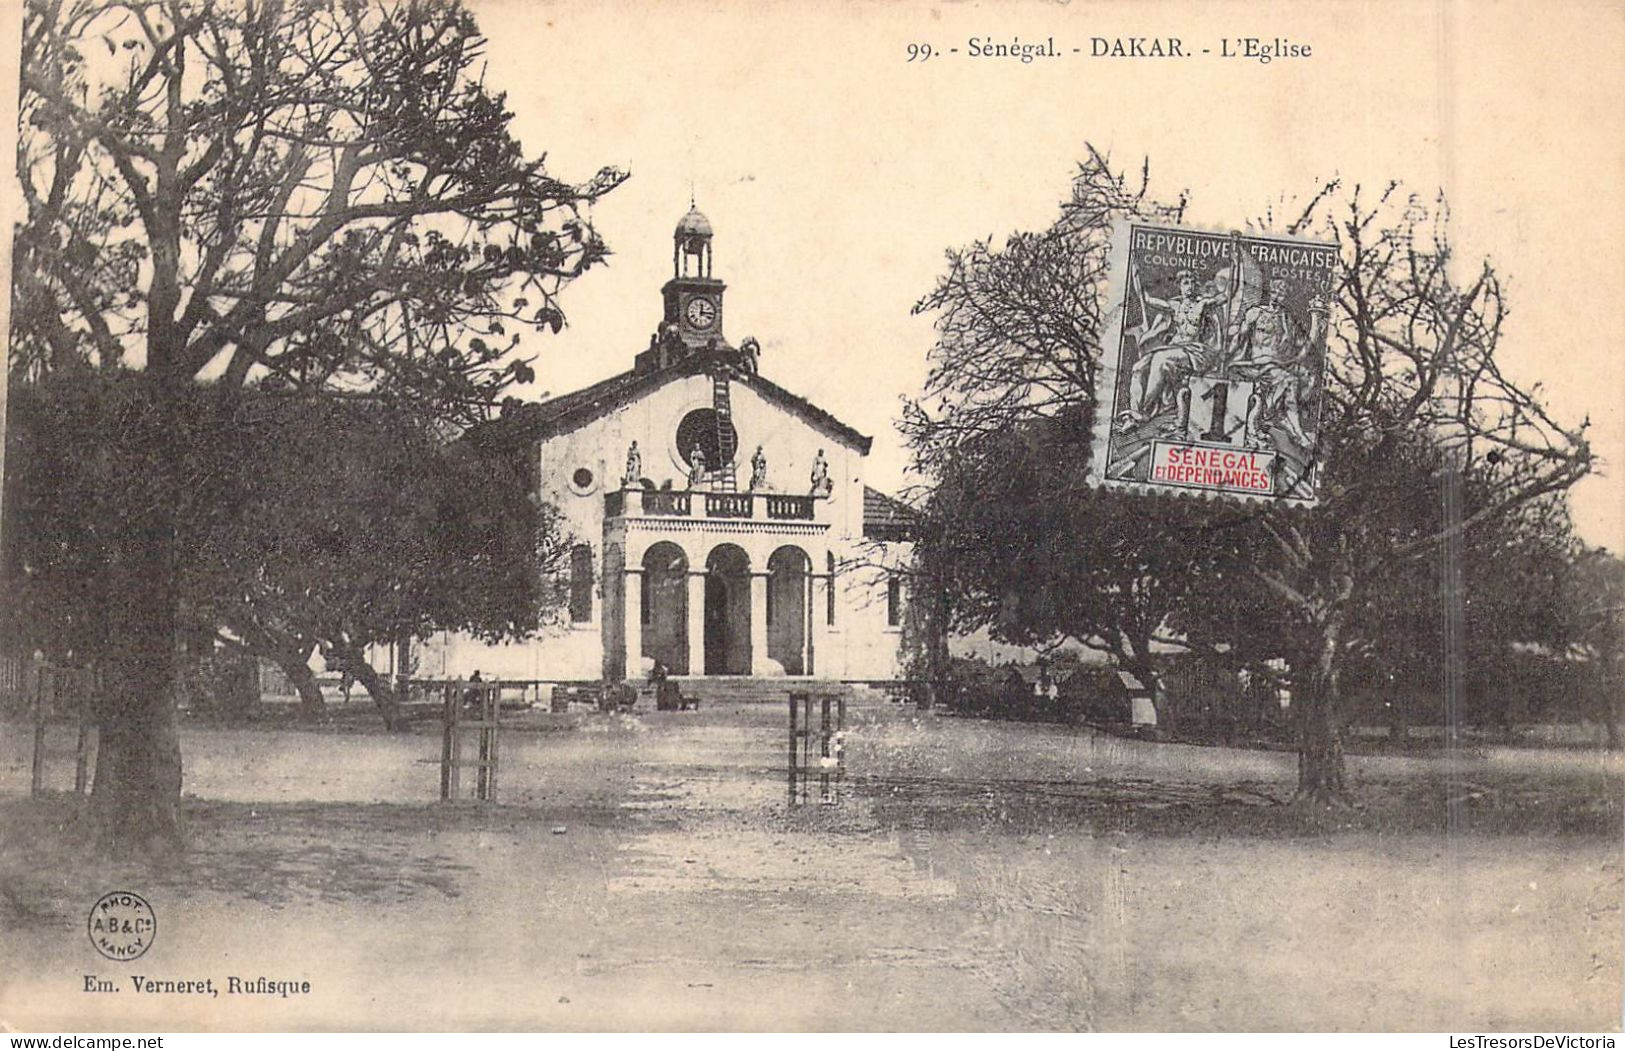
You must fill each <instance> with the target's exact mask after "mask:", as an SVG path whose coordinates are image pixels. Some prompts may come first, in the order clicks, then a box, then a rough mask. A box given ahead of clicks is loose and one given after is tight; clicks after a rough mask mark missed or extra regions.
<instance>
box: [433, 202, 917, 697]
mask: <svg viewBox="0 0 1625 1051" xmlns="http://www.w3.org/2000/svg"><path fill="white" fill-rule="evenodd" d="M725 291H726V285H725V284H724V283H723V281H722V280H721V279H720V278H718V277H717V276H716V275H715V273H714V272H713V260H712V229H711V224H710V222H709V221H708V220H707V219H706V217H705V216H704V215H702V214H701V213H700V212H699V211H698V210H697V209H691V210H690V211H689V212H688V214H687V215H685V216H683V218H682V221H681V222H679V223H678V224H677V229H676V232H675V234H674V236H673V243H672V276H671V279H670V280H669V281H667V282H666V283H665V286H664V287H663V288H662V289H661V306H662V313H661V317H660V321H659V325H658V326H657V327H656V329H655V331H654V333H653V335H652V336H651V338H650V341H649V345H648V347H647V349H645V350H643V351H641V352H640V353H637V354H636V355H635V356H633V355H631V354H629V355H628V356H629V357H630V358H631V361H630V363H629V364H630V366H631V367H630V368H629V369H628V370H627V371H625V372H622V373H620V374H618V375H615V376H611V377H610V378H608V379H606V380H603V381H601V382H598V383H595V384H593V385H591V386H589V387H586V388H584V389H582V390H578V391H575V392H574V393H571V394H565V395H562V396H560V397H555V398H552V399H550V400H547V401H544V402H540V403H535V404H528V405H523V406H519V407H518V411H510V412H508V413H505V414H504V417H503V419H502V420H501V421H500V422H499V423H498V424H497V426H502V427H504V428H507V429H509V431H510V433H509V434H508V435H506V436H505V437H506V438H507V439H508V440H517V441H518V442H519V443H520V447H521V448H522V449H523V450H524V454H525V455H526V456H527V457H529V458H531V459H532V460H533V464H534V470H535V472H536V474H535V477H536V479H537V486H538V491H539V493H540V494H541V496H542V497H543V498H544V499H546V500H548V501H549V502H551V503H552V504H554V505H555V506H556V507H558V508H559V509H560V511H561V513H562V517H563V520H564V523H565V525H566V527H567V528H568V530H569V532H570V533H571V535H572V536H573V537H574V538H575V543H574V546H573V547H572V549H571V552H570V559H569V567H568V580H567V581H564V582H561V583H562V584H563V585H564V586H565V587H566V588H567V593H568V602H567V606H566V608H565V609H564V610H562V611H561V615H560V616H559V618H558V620H559V623H557V624H556V625H554V626H552V627H550V628H549V629H548V630H546V631H544V632H542V633H540V634H539V635H538V636H536V637H534V638H531V639H527V640H524V641H521V642H514V643H506V644H501V645H488V644H485V643H482V642H480V641H478V640H475V639H472V638H465V637H459V636H451V637H445V636H441V637H437V638H436V639H433V640H430V642H429V643H428V645H426V646H425V647H423V648H422V650H421V652H420V656H419V658H418V668H417V674H419V675H424V676H431V677H440V676H465V675H468V674H470V673H472V672H473V671H474V670H476V669H478V670H479V671H480V672H481V674H482V675H483V676H484V677H485V678H487V679H492V678H502V679H534V680H554V681H557V680H596V679H602V680H604V681H607V682H618V681H623V680H634V681H641V680H645V679H647V678H648V676H649V674H650V672H651V670H652V669H653V668H654V665H655V662H656V661H658V662H660V663H661V664H662V665H663V666H664V668H665V669H667V670H669V672H670V673H671V674H673V675H678V676H754V677H768V678H775V677H785V676H788V677H808V678H816V679H826V680H861V681H875V680H887V679H894V678H898V677H899V676H900V674H901V673H900V660H901V658H900V653H899V643H900V640H901V628H902V623H903V603H904V602H905V601H907V597H906V589H905V587H904V583H903V576H902V575H901V574H900V573H899V572H897V570H900V569H901V568H903V567H904V566H906V564H907V560H908V556H909V547H910V543H909V538H910V516H909V513H908V508H907V507H906V506H905V505H903V504H901V503H900V502H898V501H897V500H894V499H892V498H891V497H888V496H886V495H884V494H882V493H880V492H878V491H876V490H874V489H871V488H870V487H869V486H867V485H866V484H865V483H864V466H865V460H866V458H867V456H868V454H869V450H870V446H871V444H872V439H871V438H870V437H869V436H867V435H864V434H860V433H859V432H858V431H856V430H855V429H853V428H852V427H850V426H848V425H847V424H845V423H842V422H841V421H840V420H838V419H836V418H835V417H834V416H832V415H830V414H829V413H828V412H826V411H824V410H823V409H820V408H819V407H818V406H816V405H814V404H812V403H811V402H809V401H807V400H806V399H804V398H801V397H798V396H797V395H795V394H793V393H791V392H790V391H788V390H786V389H785V388H783V387H781V386H779V385H778V384H776V383H774V382H773V381H771V380H770V379H768V378H767V377H766V376H765V375H764V374H763V366H762V362H761V360H760V358H761V351H760V346H759V344H758V343H757V341H756V340H755V339H752V338H745V339H742V340H740V341H739V342H738V343H737V344H736V343H733V342H731V341H730V339H729V336H728V335H727V332H726V325H725V323H726V320H727V312H726V310H725V309H724V292H725Z"/></svg>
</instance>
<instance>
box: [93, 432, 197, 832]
mask: <svg viewBox="0 0 1625 1051" xmlns="http://www.w3.org/2000/svg"><path fill="white" fill-rule="evenodd" d="M169 462H170V464H171V465H172V464H173V462H174V461H173V460H170V461H169ZM155 473H156V474H159V475H162V474H164V473H165V472H164V471H162V470H158V471H156V472H155ZM174 477H175V475H174V474H173V473H170V474H169V479H164V478H161V477H160V478H154V479H153V483H152V493H153V499H152V503H151V505H150V510H149V512H148V514H147V515H144V516H142V519H143V520H142V521H140V522H128V523H126V524H125V525H126V529H127V532H126V534H125V536H124V537H123V538H122V539H123V544H122V545H121V549H120V550H119V551H118V552H117V554H116V555H115V565H114V566H113V568H112V569H111V571H110V572H109V574H108V585H109V587H108V592H107V596H106V612H107V625H108V639H109V660H108V662H107V663H108V668H107V675H106V677H105V678H104V680H103V682H104V686H103V689H102V690H101V691H100V692H99V695H98V696H97V698H96V701H95V711H96V723H97V728H98V745H97V754H96V774H95V781H94V783H93V785H92V789H91V802H92V814H93V816H94V819H95V822H96V831H97V838H98V841H99V842H100V843H101V845H102V846H103V848H104V849H107V850H109V851H111V852H115V853H127V852H129V851H132V850H138V849H148V848H151V847H154V846H159V847H171V848H178V847H179V846H180V845H181V843H182V837H181V828H180V815H179V810H180V795H181V752H180V738H179V735H178V731H177V727H176V718H175V681H176V655H175V629H176V625H177V623H178V621H179V587H178V573H177V554H178V552H177V544H176V536H175V523H176V511H175V496H176V495H177V491H176V487H175V486H174V485H173V484H171V481H170V480H172V479H173V478H174Z"/></svg>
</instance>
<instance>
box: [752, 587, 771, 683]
mask: <svg viewBox="0 0 1625 1051" xmlns="http://www.w3.org/2000/svg"><path fill="white" fill-rule="evenodd" d="M767 661H768V656H767V571H766V570H765V569H759V570H752V571H751V574H750V673H751V674H752V675H766V674H767Z"/></svg>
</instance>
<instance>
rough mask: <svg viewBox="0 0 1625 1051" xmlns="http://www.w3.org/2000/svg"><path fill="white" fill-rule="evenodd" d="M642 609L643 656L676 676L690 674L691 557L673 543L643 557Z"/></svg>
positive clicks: (659, 544) (639, 612)
mask: <svg viewBox="0 0 1625 1051" xmlns="http://www.w3.org/2000/svg"><path fill="white" fill-rule="evenodd" d="M639 599H640V601H639V608H638V609H636V610H631V611H628V612H629V614H630V615H634V616H637V617H639V618H641V620H642V624H643V655H644V656H645V657H652V658H653V659H655V660H657V661H660V662H661V663H663V664H664V665H665V666H666V668H667V669H668V670H669V671H670V672H671V673H672V674H674V675H687V674H688V673H689V666H690V660H689V652H690V651H689V638H688V553H687V552H685V551H684V550H683V549H682V548H681V547H679V546H678V545H676V544H674V543H672V542H671V541H669V540H661V541H659V542H657V543H654V544H650V545H649V548H648V550H646V551H644V553H643V583H642V587H641V588H640V590H639Z"/></svg>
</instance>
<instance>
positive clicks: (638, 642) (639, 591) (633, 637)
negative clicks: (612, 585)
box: [621, 566, 643, 679]
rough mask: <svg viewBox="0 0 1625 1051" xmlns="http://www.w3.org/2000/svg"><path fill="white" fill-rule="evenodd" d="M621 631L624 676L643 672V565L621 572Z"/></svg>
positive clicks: (627, 568) (628, 567)
mask: <svg viewBox="0 0 1625 1051" xmlns="http://www.w3.org/2000/svg"><path fill="white" fill-rule="evenodd" d="M621 632H622V636H623V639H624V642H625V646H624V653H625V655H626V678H627V679H638V678H641V677H642V673H643V567H642V566H627V567H626V568H625V570H623V571H622V573H621Z"/></svg>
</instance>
